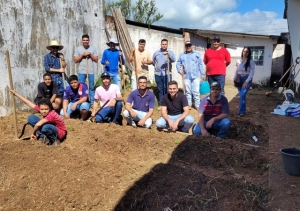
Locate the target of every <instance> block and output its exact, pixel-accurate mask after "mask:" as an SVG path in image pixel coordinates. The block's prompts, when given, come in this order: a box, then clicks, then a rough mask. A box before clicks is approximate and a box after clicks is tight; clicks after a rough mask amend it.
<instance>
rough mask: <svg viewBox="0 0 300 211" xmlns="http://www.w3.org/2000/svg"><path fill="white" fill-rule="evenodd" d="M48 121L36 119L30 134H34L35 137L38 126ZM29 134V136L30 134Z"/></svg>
mask: <svg viewBox="0 0 300 211" xmlns="http://www.w3.org/2000/svg"><path fill="white" fill-rule="evenodd" d="M47 122H48V120H47V119H45V118H43V119H41V120H40V121H38V122H37V123H36V124H35V125H34V127H33V131H32V135H34V136H35V137H36V132H37V131H38V130H39V128H40V127H42V126H43V125H44V124H46V123H47ZM32 135H31V136H32Z"/></svg>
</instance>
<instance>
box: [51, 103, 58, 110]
mask: <svg viewBox="0 0 300 211" xmlns="http://www.w3.org/2000/svg"><path fill="white" fill-rule="evenodd" d="M52 107H53V109H54V110H56V109H58V107H59V106H58V105H57V104H56V103H55V101H54V102H52Z"/></svg>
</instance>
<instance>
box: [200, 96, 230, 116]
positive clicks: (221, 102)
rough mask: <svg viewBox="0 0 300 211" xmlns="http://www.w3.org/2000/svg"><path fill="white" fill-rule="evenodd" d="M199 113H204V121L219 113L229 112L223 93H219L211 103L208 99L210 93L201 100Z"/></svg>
mask: <svg viewBox="0 0 300 211" xmlns="http://www.w3.org/2000/svg"><path fill="white" fill-rule="evenodd" d="M199 113H200V114H204V121H209V120H210V119H211V118H213V117H216V116H219V115H220V114H229V104H228V100H227V98H226V97H225V96H224V95H220V96H219V98H218V99H217V101H216V102H215V103H214V104H213V103H212V102H211V101H210V95H208V96H206V97H204V98H203V99H202V100H201V103H200V106H199Z"/></svg>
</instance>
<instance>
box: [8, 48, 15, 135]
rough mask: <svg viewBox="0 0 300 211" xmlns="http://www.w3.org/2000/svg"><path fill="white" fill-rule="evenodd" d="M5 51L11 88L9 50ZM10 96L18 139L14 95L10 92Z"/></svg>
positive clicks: (11, 86) (12, 87) (11, 87)
mask: <svg viewBox="0 0 300 211" xmlns="http://www.w3.org/2000/svg"><path fill="white" fill-rule="evenodd" d="M5 53H6V62H7V70H8V76H9V85H10V89H11V90H13V89H14V86H13V79H12V74H11V66H10V58H9V51H8V50H6V52H5ZM10 96H11V100H12V108H13V115H14V126H15V137H16V139H18V124H17V114H16V103H15V96H14V95H13V93H11V92H10Z"/></svg>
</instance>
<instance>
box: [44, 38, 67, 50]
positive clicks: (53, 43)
mask: <svg viewBox="0 0 300 211" xmlns="http://www.w3.org/2000/svg"><path fill="white" fill-rule="evenodd" d="M52 47H58V50H59V51H60V50H61V49H63V48H64V46H63V45H60V44H59V43H58V41H57V40H51V42H50V44H49V45H48V46H47V47H46V48H47V49H48V50H50V51H51V50H52Z"/></svg>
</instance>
